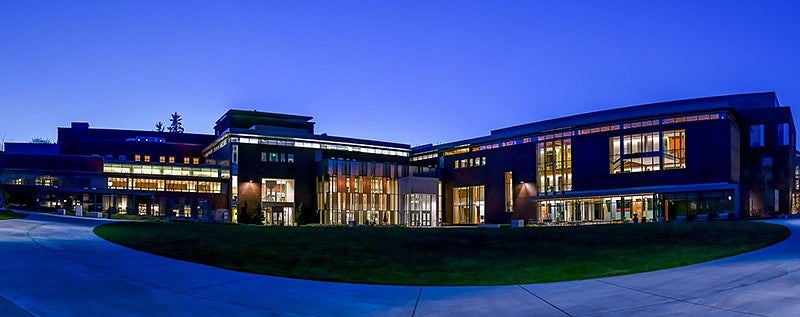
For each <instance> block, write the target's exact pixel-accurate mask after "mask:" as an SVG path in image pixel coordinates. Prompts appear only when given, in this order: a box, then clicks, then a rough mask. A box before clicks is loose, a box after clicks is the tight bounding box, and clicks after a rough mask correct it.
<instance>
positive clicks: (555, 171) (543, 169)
mask: <svg viewBox="0 0 800 317" xmlns="http://www.w3.org/2000/svg"><path fill="white" fill-rule="evenodd" d="M536 174H537V175H536V176H537V187H538V188H539V190H538V192H539V195H543V194H547V193H555V192H563V191H570V190H572V141H571V139H561V140H553V141H545V142H539V144H538V151H537V153H536Z"/></svg>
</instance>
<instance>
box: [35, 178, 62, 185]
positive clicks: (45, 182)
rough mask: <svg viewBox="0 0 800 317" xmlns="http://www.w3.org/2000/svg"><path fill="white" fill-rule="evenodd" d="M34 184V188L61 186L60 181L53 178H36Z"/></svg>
mask: <svg viewBox="0 0 800 317" xmlns="http://www.w3.org/2000/svg"><path fill="white" fill-rule="evenodd" d="M34 184H35V185H36V186H48V187H50V186H59V185H61V181H60V180H59V179H58V178H56V177H53V176H39V177H37V178H36V180H35V182H34Z"/></svg>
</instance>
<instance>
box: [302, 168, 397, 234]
mask: <svg viewBox="0 0 800 317" xmlns="http://www.w3.org/2000/svg"><path fill="white" fill-rule="evenodd" d="M401 168H402V166H400V165H396V164H389V163H373V162H358V161H346V160H328V161H326V164H325V166H324V171H323V173H324V174H323V175H322V176H320V177H318V179H317V206H318V208H319V214H320V217H321V219H320V221H321V223H323V224H347V223H348V221H355V222H356V223H357V224H368V225H394V224H398V223H400V197H399V189H398V183H397V179H398V177H400V176H401V174H402V171H401Z"/></svg>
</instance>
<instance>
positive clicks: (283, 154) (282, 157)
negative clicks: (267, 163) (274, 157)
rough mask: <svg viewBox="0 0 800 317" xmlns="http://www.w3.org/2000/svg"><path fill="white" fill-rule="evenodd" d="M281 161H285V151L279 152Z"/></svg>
mask: <svg viewBox="0 0 800 317" xmlns="http://www.w3.org/2000/svg"><path fill="white" fill-rule="evenodd" d="M281 162H286V153H281Z"/></svg>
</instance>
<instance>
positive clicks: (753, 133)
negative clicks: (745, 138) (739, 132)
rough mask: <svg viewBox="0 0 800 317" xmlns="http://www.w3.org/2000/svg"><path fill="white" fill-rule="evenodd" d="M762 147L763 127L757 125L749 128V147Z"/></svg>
mask: <svg viewBox="0 0 800 317" xmlns="http://www.w3.org/2000/svg"><path fill="white" fill-rule="evenodd" d="M761 146H764V125H763V124H757V125H751V126H750V147H761Z"/></svg>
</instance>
